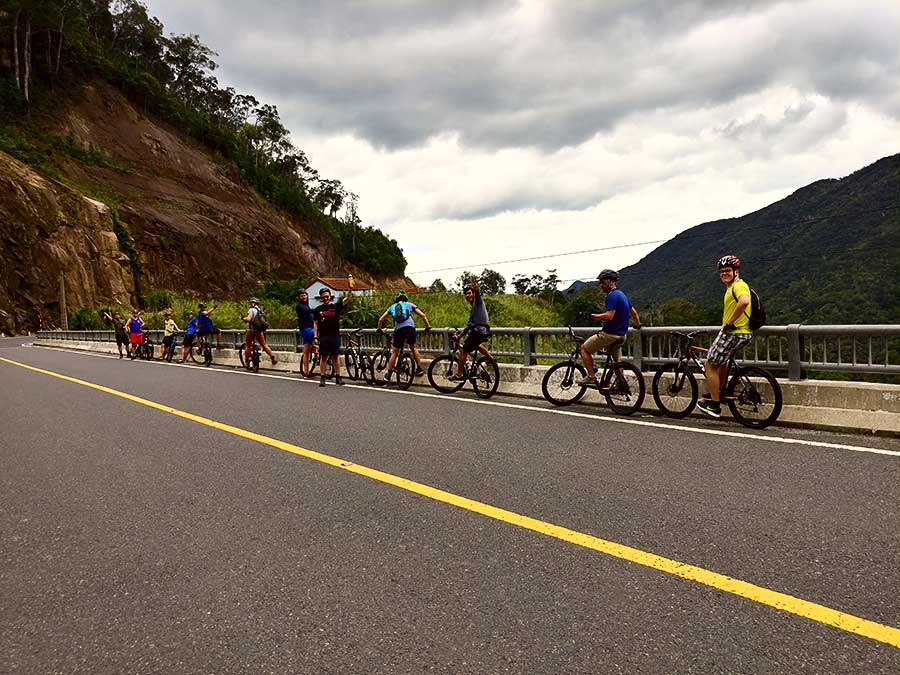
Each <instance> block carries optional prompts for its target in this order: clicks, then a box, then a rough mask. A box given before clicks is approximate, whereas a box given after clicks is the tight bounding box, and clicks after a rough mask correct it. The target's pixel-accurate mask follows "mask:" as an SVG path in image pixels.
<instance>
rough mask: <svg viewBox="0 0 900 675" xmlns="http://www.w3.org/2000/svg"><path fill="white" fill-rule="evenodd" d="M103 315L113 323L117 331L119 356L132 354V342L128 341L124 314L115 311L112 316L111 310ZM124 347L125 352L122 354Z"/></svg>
mask: <svg viewBox="0 0 900 675" xmlns="http://www.w3.org/2000/svg"><path fill="white" fill-rule="evenodd" d="M103 316H104V317H105V318H106V320H107V321H109V322H110V323H112V325H113V328H114V329H115V331H116V347H118V348H119V358H120V359H121V358H122V357H123V356H131V344H130V343H129V341H128V329H127V328H126V327H125V322H124V321H123V320H122V315H121V314H119V313H118V312H113V313H112V316H110V315H109V312H104V313H103ZM122 347H125V354H122Z"/></svg>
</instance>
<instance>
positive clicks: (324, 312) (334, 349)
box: [313, 286, 353, 387]
mask: <svg viewBox="0 0 900 675" xmlns="http://www.w3.org/2000/svg"><path fill="white" fill-rule="evenodd" d="M352 295H353V286H349V288H348V289H347V295H345V296H343V297H341V298H340V299H339V300H338V301H337V302H332V301H331V291H330V290H328V289H327V288H323V289H322V290H321V291H319V297H318V298H317V299H318V300H320V301H321V302H322V304H321V305H319V306H318V307H316V308H315V309H314V310H313V339H318V341H319V386H320V387H324V386H325V365H326V364H325V362H326V361H327V360H328V357H329V356H330V357H331V360H332V362H333V363H334V375H335V377H334V381H335V384H344V378H342V377H341V360H340V359H339V358H338V357H339V356H340V354H341V312H343V311H344V307H346V306H347V304H348V303H349V302H350V298H351V297H352Z"/></svg>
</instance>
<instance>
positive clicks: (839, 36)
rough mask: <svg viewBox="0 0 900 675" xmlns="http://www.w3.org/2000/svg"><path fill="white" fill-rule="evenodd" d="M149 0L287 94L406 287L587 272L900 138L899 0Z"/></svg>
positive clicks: (298, 125) (272, 99) (309, 145)
mask: <svg viewBox="0 0 900 675" xmlns="http://www.w3.org/2000/svg"><path fill="white" fill-rule="evenodd" d="M147 5H148V8H149V10H150V12H151V14H153V15H155V16H157V17H158V18H159V19H160V20H161V21H162V22H163V24H164V25H165V27H166V30H167V32H173V33H197V34H199V35H200V37H201V40H202V41H203V42H204V43H205V44H207V45H208V46H210V47H211V48H212V49H214V50H215V51H217V52H218V53H219V56H218V58H217V62H218V63H219V65H220V68H219V70H218V71H217V73H216V74H217V76H218V77H219V81H220V83H221V85H222V86H226V85H227V86H232V87H234V88H235V89H236V90H237V91H239V92H241V93H249V94H253V95H254V96H256V97H257V98H258V99H259V100H260V101H262V102H266V103H274V104H275V105H277V106H278V109H279V111H280V112H281V116H282V120H283V121H284V123H285V126H287V127H288V129H290V130H291V131H292V136H293V140H294V143H295V145H297V146H298V147H300V148H302V149H303V150H304V151H305V152H306V153H307V155H308V156H309V157H310V160H311V162H312V164H313V166H315V167H316V168H317V169H318V170H319V171H320V173H322V174H323V175H325V176H329V177H333V178H337V179H339V180H340V181H341V182H342V183H343V184H344V185H345V186H346V187H347V188H348V189H349V190H351V191H353V192H355V193H357V194H358V195H359V196H360V216H361V217H362V219H363V222H364V223H365V224H367V225H375V226H377V227H380V228H381V229H382V230H383V231H385V232H387V233H388V234H389V235H391V236H392V237H394V238H395V239H396V240H397V241H398V242H399V244H400V246H401V247H402V248H403V250H404V252H405V254H406V258H407V260H408V261H409V265H408V267H407V271H408V273H409V274H410V275H411V277H412V278H413V279H414V280H415V281H416V282H417V283H419V284H425V285H427V284H429V283H431V281H432V280H433V279H435V278H436V277H440V278H441V279H443V280H444V281H445V282H447V283H448V285H449V282H451V281H453V280H454V279H456V277H457V276H459V274H460V273H461V272H462V271H463V269H470V270H472V271H475V272H479V271H480V270H481V269H482V267H484V266H485V265H486V264H488V266H489V267H490V268H492V269H495V270H497V271H499V272H500V273H501V274H503V275H504V276H505V277H506V278H507V280H511V279H512V277H513V276H514V275H516V274H520V273H524V274H529V275H531V274H545V273H546V270H548V269H553V268H555V269H556V270H557V273H558V274H559V276H560V278H561V279H563V280H572V279H576V278H592V277H594V276H596V274H597V271H598V270H599V269H601V268H604V267H615V268H618V267H623V266H625V265H628V264H630V263H633V262H636V261H637V260H639V259H640V258H642V257H643V256H644V255H646V254H647V253H649V252H650V251H651V250H652V249H653V248H655V246H657V245H658V243H645V242H659V241H660V240H666V239H669V238H671V237H672V236H674V235H675V234H677V233H678V232H680V231H682V230H684V229H686V228H688V227H691V226H693V225H697V224H699V223H701V222H705V221H709V220H715V219H718V218H724V217H731V216H739V215H743V214H745V213H748V212H750V211H754V210H756V209H758V208H761V207H763V206H766V205H768V204H770V203H772V202H773V201H776V200H778V199H781V198H783V197H785V196H787V195H789V194H790V193H791V192H793V191H794V190H796V189H798V188H800V187H802V186H804V185H807V184H808V183H811V182H812V181H814V180H818V179H820V178H840V177H842V176H845V175H847V174H848V173H851V172H852V171H854V170H856V169H858V168H861V167H863V166H865V165H867V164H870V163H871V162H873V161H875V160H876V159H878V158H880V157H883V156H886V155H890V154H894V153H897V152H900V49H898V47H897V36H898V35H900V2H897V0H856V1H855V2H852V3H851V2H847V1H846V0H798V1H790V0H789V1H784V2H768V1H765V0H757V1H755V2H751V1H746V2H732V1H730V0H694V1H693V2H677V1H674V0H591V1H587V0H534V1H532V0H522V1H518V2H517V1H513V0H452V1H443V0H381V1H377V2H376V1H373V2H361V1H356V2H354V1H347V0H319V1H317V2H308V1H297V0H261V2H258V3H248V2H246V0H191V1H190V2H186V1H185V0H149V1H148V2H147ZM578 251H589V252H587V253H579V254H575V255H561V254H571V253H572V252H578ZM542 256H552V257H542ZM538 257H541V258H540V259H534V260H522V259H525V258H538ZM512 260H519V262H503V261H512ZM501 263H502V264H501ZM446 268H452V269H446Z"/></svg>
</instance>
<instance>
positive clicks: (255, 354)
mask: <svg viewBox="0 0 900 675" xmlns="http://www.w3.org/2000/svg"><path fill="white" fill-rule="evenodd" d="M250 361H251V364H252V366H253V368H252V370H253V372H254V373H258V372H259V347H257V346H256V345H253V351H251V352H250Z"/></svg>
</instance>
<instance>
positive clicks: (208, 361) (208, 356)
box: [203, 345, 212, 368]
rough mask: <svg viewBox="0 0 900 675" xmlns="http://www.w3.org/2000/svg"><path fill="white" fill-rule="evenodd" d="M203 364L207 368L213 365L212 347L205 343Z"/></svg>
mask: <svg viewBox="0 0 900 675" xmlns="http://www.w3.org/2000/svg"><path fill="white" fill-rule="evenodd" d="M203 365H204V366H206V367H207V368H208V367H209V366H211V365H212V347H210V346H209V345H203Z"/></svg>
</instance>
